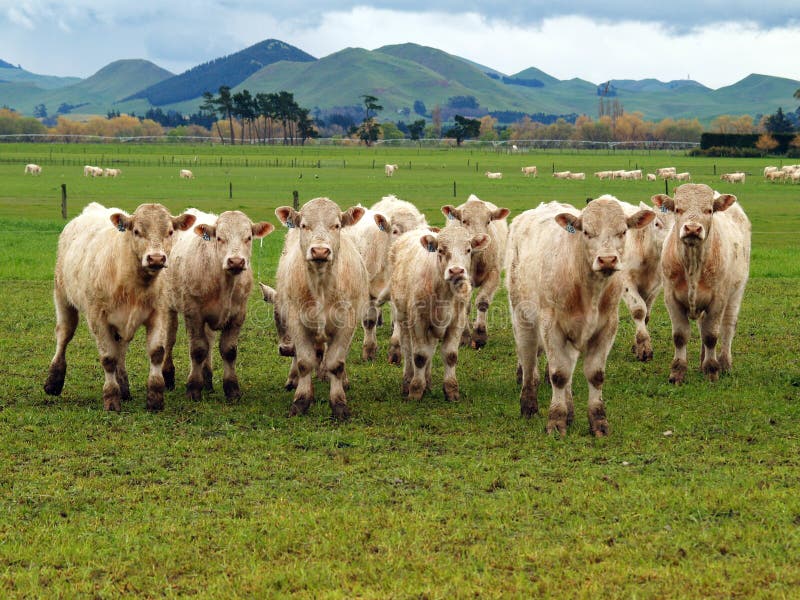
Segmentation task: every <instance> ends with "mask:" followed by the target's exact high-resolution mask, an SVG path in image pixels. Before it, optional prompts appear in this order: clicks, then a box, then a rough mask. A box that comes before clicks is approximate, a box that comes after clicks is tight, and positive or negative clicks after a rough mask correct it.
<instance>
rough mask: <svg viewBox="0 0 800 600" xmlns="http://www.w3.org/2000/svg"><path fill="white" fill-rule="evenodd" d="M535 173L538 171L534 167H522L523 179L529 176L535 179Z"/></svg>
mask: <svg viewBox="0 0 800 600" xmlns="http://www.w3.org/2000/svg"><path fill="white" fill-rule="evenodd" d="M537 173H538V170H537V169H536V167H535V166H534V165H531V166H530V167H522V174H523V175H524V176H525V177H528V176H530V175H533V176H534V177H536V174H537Z"/></svg>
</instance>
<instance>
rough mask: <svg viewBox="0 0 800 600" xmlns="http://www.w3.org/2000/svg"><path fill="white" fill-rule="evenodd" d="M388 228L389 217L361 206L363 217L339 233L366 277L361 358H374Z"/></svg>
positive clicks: (386, 274)
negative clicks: (349, 244)
mask: <svg viewBox="0 0 800 600" xmlns="http://www.w3.org/2000/svg"><path fill="white" fill-rule="evenodd" d="M392 231H393V228H392V224H391V222H390V221H389V219H388V218H387V217H386V216H385V215H383V214H381V213H379V212H374V211H373V210H371V209H364V216H362V217H361V218H360V219H359V220H358V223H356V224H355V225H353V226H352V227H347V228H346V229H344V230H343V231H342V235H343V236H347V237H349V238H350V241H351V242H352V243H353V245H354V246H355V247H356V249H357V250H358V253H359V254H360V255H361V258H362V260H363V261H364V266H365V267H366V269H367V276H368V278H369V307H368V309H367V312H366V314H365V315H364V319H363V321H362V326H363V328H364V343H363V346H362V349H361V358H362V359H363V360H374V359H375V354H376V353H377V351H378V339H377V337H376V335H375V327H376V325H377V324H378V312H379V311H380V304H379V299H380V298H381V295H382V294H383V292H384V290H386V289H387V288H388V287H389V277H390V276H391V269H390V266H389V264H390V263H389V248H390V247H391V245H392V241H393V238H394V239H396V237H395V236H394V235H393V232H392Z"/></svg>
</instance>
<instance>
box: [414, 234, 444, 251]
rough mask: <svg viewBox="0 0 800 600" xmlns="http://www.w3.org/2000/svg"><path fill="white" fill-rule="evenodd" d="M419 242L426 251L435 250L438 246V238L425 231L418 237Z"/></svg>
mask: <svg viewBox="0 0 800 600" xmlns="http://www.w3.org/2000/svg"><path fill="white" fill-rule="evenodd" d="M419 243H420V244H422V247H423V248H425V250H427V251H428V252H436V250H437V248H439V238H437V237H436V236H435V235H433V234H431V233H426V234H425V235H423V236H422V237H420V238H419Z"/></svg>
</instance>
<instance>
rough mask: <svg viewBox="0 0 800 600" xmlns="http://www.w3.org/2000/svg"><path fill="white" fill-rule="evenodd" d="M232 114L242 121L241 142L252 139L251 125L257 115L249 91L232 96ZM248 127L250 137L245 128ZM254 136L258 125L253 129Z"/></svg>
mask: <svg viewBox="0 0 800 600" xmlns="http://www.w3.org/2000/svg"><path fill="white" fill-rule="evenodd" d="M232 100H233V112H234V114H235V115H236V117H237V118H239V119H240V120H241V121H242V142H244V138H245V137H247V138H248V139H252V138H253V123H254V122H255V121H256V117H257V116H258V113H257V112H256V108H257V107H256V103H255V100H254V99H253V96H252V95H251V94H250V91H249V90H242V91H241V92H237V93H235V94H234V95H233V96H232ZM248 125H250V135H247V126H248ZM255 129H256V135H258V125H256V127H255Z"/></svg>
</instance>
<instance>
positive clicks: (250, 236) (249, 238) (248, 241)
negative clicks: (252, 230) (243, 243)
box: [247, 235, 253, 244]
mask: <svg viewBox="0 0 800 600" xmlns="http://www.w3.org/2000/svg"><path fill="white" fill-rule="evenodd" d="M251 241H253V236H252V235H248V236H247V243H248V244H249V243H250V242H251Z"/></svg>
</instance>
